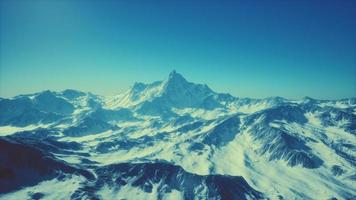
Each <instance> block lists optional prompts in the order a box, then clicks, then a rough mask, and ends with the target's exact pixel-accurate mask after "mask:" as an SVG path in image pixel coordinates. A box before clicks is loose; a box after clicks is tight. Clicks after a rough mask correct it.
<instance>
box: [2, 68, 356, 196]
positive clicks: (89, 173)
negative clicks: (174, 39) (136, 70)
mask: <svg viewBox="0 0 356 200" xmlns="http://www.w3.org/2000/svg"><path fill="white" fill-rule="evenodd" d="M355 166H356V98H348V99H340V100H317V99H313V98H310V97H305V98H303V99H299V100H290V99H285V98H282V97H270V98H264V99H253V98H238V97H235V96H232V95H230V94H225V93H218V92H215V91H213V90H212V89H210V88H209V87H208V86H207V85H205V84H195V83H192V82H189V81H187V80H186V79H185V78H184V77H183V76H182V75H181V74H179V73H177V72H176V71H172V72H171V73H170V74H169V76H168V78H167V79H166V80H164V81H156V82H153V83H150V84H145V83H135V84H134V85H133V86H132V87H131V88H130V89H129V90H127V91H126V92H124V93H122V94H119V95H116V96H111V97H104V96H100V95H95V94H92V93H87V92H81V91H77V90H72V89H68V90H64V91H61V92H55V91H43V92H39V93H34V94H27V95H19V96H15V97H12V98H0V186H1V187H0V199H14V200H18V199H356V170H355V169H356V168H355Z"/></svg>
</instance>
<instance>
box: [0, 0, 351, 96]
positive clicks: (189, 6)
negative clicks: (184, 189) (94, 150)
mask: <svg viewBox="0 0 356 200" xmlns="http://www.w3.org/2000/svg"><path fill="white" fill-rule="evenodd" d="M0 1H1V10H0V16H1V24H0V25H1V29H0V33H1V34H0V39H1V40H0V42H1V43H0V47H1V48H0V97H11V96H14V95H18V94H26V93H33V92H39V91H42V90H47V89H50V90H56V91H59V90H63V89H67V88H71V89H78V90H82V91H90V92H93V93H96V94H100V95H115V94H118V93H121V92H123V91H125V90H127V89H128V88H129V87H130V86H131V85H133V83H134V82H146V83H149V82H152V81H156V80H164V79H166V78H167V77H168V74H169V73H170V71H172V70H173V69H175V70H176V71H177V72H179V73H181V74H182V75H183V76H184V77H185V78H186V79H187V80H189V81H191V82H196V83H206V84H208V85H209V86H210V87H211V88H212V89H213V90H215V91H217V92H228V93H231V94H232V95H234V96H238V97H253V98H264V97H269V96H282V97H285V98H291V99H298V98H302V97H304V96H310V97H313V98H318V99H340V98H348V97H356V1H353V0H330V1H329V0H320V1H317V0H299V1H286V0H271V1H263V0H260V1H257V0H255V1H253V0H252V1H251V0H249V1H247V0H240V1H232V0H231V1H223V0H221V1H208V0H204V1H190V0H180V1H163V0H162V1H158V0H142V1H138V0H116V1H110V0H101V1H95V0H87V1H84V0H73V1H68V0H0Z"/></svg>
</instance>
